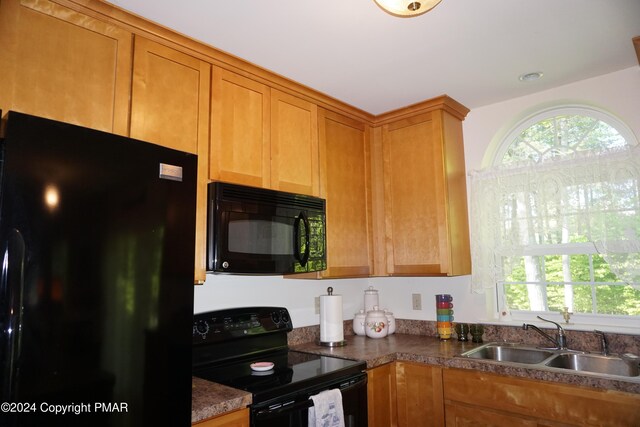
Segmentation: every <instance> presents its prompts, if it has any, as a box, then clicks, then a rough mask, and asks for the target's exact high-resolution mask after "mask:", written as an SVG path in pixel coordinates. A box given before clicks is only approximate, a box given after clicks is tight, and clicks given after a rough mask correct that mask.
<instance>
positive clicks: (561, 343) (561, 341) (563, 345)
mask: <svg viewBox="0 0 640 427" xmlns="http://www.w3.org/2000/svg"><path fill="white" fill-rule="evenodd" d="M536 317H537V318H538V319H540V320H544V321H545V322H549V323H553V324H554V325H556V327H557V328H558V333H557V335H556V337H555V338H552V337H551V336H550V335H549V334H547V333H546V332H544V331H542V330H541V329H540V328H538V327H537V326H536V325H530V324H528V323H523V324H522V329H524V330H525V331H526V330H528V329H529V328H531V329H533V330H534V331H536V332H537V333H539V334H540V335H542V336H543V337H545V338H546V339H548V340H549V341H551V342H552V343H553V345H554V346H555V348H556V350H566V349H567V337H566V335H565V334H564V329H563V328H562V326H560V324H559V323H556V322H554V321H551V320H547V319H543V318H542V317H540V316H536Z"/></svg>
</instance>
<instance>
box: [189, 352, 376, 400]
mask: <svg viewBox="0 0 640 427" xmlns="http://www.w3.org/2000/svg"><path fill="white" fill-rule="evenodd" d="M255 362H272V363H273V364H274V367H273V369H270V370H266V371H254V370H252V369H251V364H252V363H255ZM365 369H366V364H365V363H364V362H358V361H354V360H346V359H339V358H337V357H328V356H319V355H316V354H309V353H301V352H297V351H287V350H284V351H278V352H275V353H267V354H261V355H259V356H257V357H247V358H242V359H240V360H234V361H229V362H227V363H223V364H217V365H214V366H203V367H200V368H198V369H195V368H194V371H193V375H195V376H196V377H199V378H203V379H205V380H209V381H213V382H216V383H219V384H224V385H227V386H229V387H233V388H237V389H240V390H245V391H248V392H250V393H252V394H253V401H254V403H258V402H264V401H267V400H269V399H271V398H274V397H280V396H283V395H286V394H289V393H295V392H296V391H298V390H302V389H310V388H314V387H315V386H317V385H319V384H321V383H323V384H324V383H327V382H332V381H340V380H341V379H343V378H347V377H349V376H353V375H356V374H358V373H360V372H362V371H363V370H365Z"/></svg>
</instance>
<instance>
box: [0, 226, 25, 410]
mask: <svg viewBox="0 0 640 427" xmlns="http://www.w3.org/2000/svg"><path fill="white" fill-rule="evenodd" d="M3 249H4V250H3V253H2V271H1V273H0V307H2V311H1V312H0V328H1V333H2V336H1V338H2V341H1V342H0V346H1V347H0V348H1V351H0V360H1V361H2V366H1V368H2V397H3V401H8V400H9V399H11V398H12V396H13V394H14V391H15V390H14V385H15V382H16V378H15V375H16V368H17V362H18V358H19V357H20V335H21V331H22V309H23V289H24V286H23V285H24V261H25V252H26V251H25V243H24V238H23V237H22V234H21V233H20V231H18V230H16V229H11V230H9V233H8V236H7V239H6V241H5V247H4V248H3Z"/></svg>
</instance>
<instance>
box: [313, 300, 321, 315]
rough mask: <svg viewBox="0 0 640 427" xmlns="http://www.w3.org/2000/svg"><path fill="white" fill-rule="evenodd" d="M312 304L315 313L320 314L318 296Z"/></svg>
mask: <svg viewBox="0 0 640 427" xmlns="http://www.w3.org/2000/svg"><path fill="white" fill-rule="evenodd" d="M314 305H315V308H316V314H320V297H315V300H314Z"/></svg>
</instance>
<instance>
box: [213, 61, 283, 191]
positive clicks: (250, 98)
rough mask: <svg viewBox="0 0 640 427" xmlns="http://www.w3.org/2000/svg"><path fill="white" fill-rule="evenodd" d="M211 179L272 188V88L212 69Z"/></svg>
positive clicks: (228, 72)
mask: <svg viewBox="0 0 640 427" xmlns="http://www.w3.org/2000/svg"><path fill="white" fill-rule="evenodd" d="M211 90H212V95H213V98H212V102H211V107H212V108H211V150H210V157H209V178H211V179H212V180H214V181H225V182H232V183H235V184H243V185H250V186H253V187H263V188H269V185H270V183H271V174H270V170H271V164H270V163H271V151H270V150H271V149H270V144H269V129H270V121H269V111H270V104H269V87H268V86H266V85H263V84H261V83H258V82H256V81H254V80H250V79H248V78H245V77H242V76H240V75H238V74H235V73H232V72H231V71H227V70H224V69H222V68H218V67H214V68H213V80H212V87H211Z"/></svg>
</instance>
